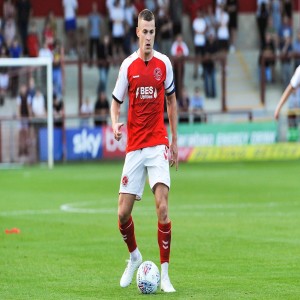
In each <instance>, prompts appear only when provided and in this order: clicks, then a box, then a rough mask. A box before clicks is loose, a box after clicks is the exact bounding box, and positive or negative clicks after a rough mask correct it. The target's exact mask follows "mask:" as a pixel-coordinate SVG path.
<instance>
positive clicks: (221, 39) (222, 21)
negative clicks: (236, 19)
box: [216, 4, 230, 55]
mask: <svg viewBox="0 0 300 300" xmlns="http://www.w3.org/2000/svg"><path fill="white" fill-rule="evenodd" d="M219 8H220V12H219V14H218V15H217V17H216V19H217V24H218V29H217V40H218V44H219V51H220V52H221V53H222V54H225V55H226V54H227V52H228V49H229V37H230V35H229V28H228V23H229V15H228V13H227V12H226V10H225V6H224V4H221V5H220V7H219Z"/></svg>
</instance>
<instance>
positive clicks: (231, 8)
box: [226, 0, 238, 52]
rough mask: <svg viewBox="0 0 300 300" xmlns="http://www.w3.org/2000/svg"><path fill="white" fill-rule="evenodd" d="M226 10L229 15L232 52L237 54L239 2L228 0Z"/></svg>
mask: <svg viewBox="0 0 300 300" xmlns="http://www.w3.org/2000/svg"><path fill="white" fill-rule="evenodd" d="M226 8H227V12H228V14H229V24H228V28H229V35H230V48H229V49H230V52H235V47H236V45H235V44H236V34H237V29H238V0H227V1H226Z"/></svg>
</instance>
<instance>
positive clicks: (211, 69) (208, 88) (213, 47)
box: [203, 32, 219, 98]
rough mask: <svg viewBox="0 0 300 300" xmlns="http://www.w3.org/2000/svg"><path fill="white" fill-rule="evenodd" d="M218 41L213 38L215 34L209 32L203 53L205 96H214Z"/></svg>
mask: <svg viewBox="0 0 300 300" xmlns="http://www.w3.org/2000/svg"><path fill="white" fill-rule="evenodd" d="M218 50H219V48H218V43H217V41H216V39H215V35H214V34H213V33H212V32H211V33H210V34H209V36H208V39H207V42H206V46H205V55H204V61H203V73H204V90H205V96H206V97H207V98H215V97H216V68H215V59H216V54H217V53H218Z"/></svg>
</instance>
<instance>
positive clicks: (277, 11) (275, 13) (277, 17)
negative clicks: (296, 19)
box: [270, 0, 282, 34]
mask: <svg viewBox="0 0 300 300" xmlns="http://www.w3.org/2000/svg"><path fill="white" fill-rule="evenodd" d="M270 10H271V18H272V24H273V27H274V29H275V31H276V32H277V34H278V33H279V30H280V27H281V15H282V8H281V1H280V0H271V4H270Z"/></svg>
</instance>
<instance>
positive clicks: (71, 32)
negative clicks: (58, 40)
mask: <svg viewBox="0 0 300 300" xmlns="http://www.w3.org/2000/svg"><path fill="white" fill-rule="evenodd" d="M77 8H78V2H77V0H63V9H64V21H65V32H66V36H67V46H66V48H67V53H68V54H70V55H75V53H76V47H77V45H76V44H77V41H76V29H77V20H76V11H77Z"/></svg>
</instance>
